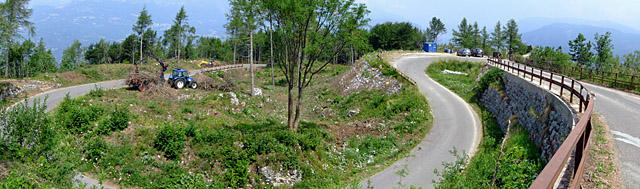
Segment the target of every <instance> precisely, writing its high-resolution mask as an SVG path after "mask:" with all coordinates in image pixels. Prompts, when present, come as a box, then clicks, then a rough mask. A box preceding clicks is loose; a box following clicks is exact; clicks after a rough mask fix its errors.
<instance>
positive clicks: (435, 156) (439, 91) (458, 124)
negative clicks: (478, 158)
mask: <svg viewBox="0 0 640 189" xmlns="http://www.w3.org/2000/svg"><path fill="white" fill-rule="evenodd" d="M446 58H455V57H453V56H442V55H438V54H427V53H417V54H411V55H407V56H404V57H402V58H400V59H398V60H397V61H395V62H393V63H392V65H393V67H395V68H396V69H397V70H399V71H400V72H402V73H403V74H404V75H406V76H407V77H409V78H411V79H412V80H414V81H415V82H416V85H417V86H418V88H419V89H420V92H421V93H422V94H424V95H425V97H426V98H427V100H428V101H429V106H430V107H431V111H432V114H433V118H434V121H433V127H432V128H431V130H430V131H429V133H428V134H427V135H426V136H425V138H424V139H423V140H422V142H420V144H418V145H417V146H416V148H414V149H413V150H412V151H411V153H410V155H409V156H408V157H406V158H403V159H401V160H399V161H397V162H395V163H394V164H392V165H391V166H389V167H387V168H386V169H385V170H383V171H382V172H379V173H377V174H376V175H374V176H372V177H370V178H368V179H364V180H363V181H361V182H360V185H361V186H369V183H368V181H370V186H372V187H374V188H399V184H398V183H399V182H400V183H402V185H405V186H416V187H423V188H433V184H432V183H431V181H432V180H436V179H437V177H436V175H435V174H434V172H433V171H434V169H438V170H439V171H441V170H442V168H443V166H442V163H443V162H453V161H454V160H455V157H454V156H453V155H452V154H450V153H449V151H450V150H452V149H453V148H454V147H455V148H456V149H458V151H459V152H460V151H463V150H464V151H465V152H466V153H467V154H471V156H472V155H473V153H475V151H476V148H477V147H478V144H479V142H480V139H481V138H482V130H481V129H482V126H481V122H480V119H479V118H478V115H477V114H476V113H475V112H474V111H473V109H472V108H471V106H469V105H468V104H467V103H466V102H465V101H464V100H463V99H462V98H460V97H459V96H458V95H456V94H455V93H453V92H451V91H449V90H448V89H447V88H445V87H443V86H442V85H440V84H438V83H437V82H435V81H434V80H432V79H431V78H429V76H427V75H426V73H425V70H426V69H427V67H428V66H429V65H430V64H431V63H432V62H433V61H436V60H439V59H446ZM461 59H467V60H471V61H484V62H486V59H482V58H461ZM405 166H406V170H407V171H408V172H409V173H408V174H407V175H406V176H405V177H401V176H399V175H398V174H396V173H397V172H399V171H400V170H402V169H404V168H405Z"/></svg>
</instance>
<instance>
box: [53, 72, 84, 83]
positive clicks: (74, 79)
mask: <svg viewBox="0 0 640 189" xmlns="http://www.w3.org/2000/svg"><path fill="white" fill-rule="evenodd" d="M57 78H60V79H61V80H64V81H67V82H69V83H81V82H83V81H85V80H87V76H86V75H84V74H80V73H76V72H63V73H59V74H57ZM54 81H55V80H54Z"/></svg>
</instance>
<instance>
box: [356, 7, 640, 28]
mask: <svg viewBox="0 0 640 189" xmlns="http://www.w3.org/2000/svg"><path fill="white" fill-rule="evenodd" d="M356 1H357V2H361V3H365V4H366V5H367V6H368V7H369V9H370V10H372V13H371V15H370V16H371V17H372V19H373V18H375V17H378V16H382V17H388V16H400V17H404V20H409V21H411V22H413V23H415V24H419V25H421V26H424V27H426V26H427V25H428V22H429V20H430V18H431V17H433V16H436V17H438V18H440V19H441V20H442V21H443V22H444V23H445V25H448V26H457V25H458V24H459V23H460V21H461V20H462V18H463V17H466V18H467V20H470V21H477V22H478V24H479V25H481V26H483V25H484V26H493V25H495V23H496V21H498V20H500V21H501V22H502V23H504V22H506V21H507V20H509V19H515V20H516V21H517V20H520V19H523V18H530V17H545V18H576V19H583V20H594V21H598V20H608V21H612V22H616V23H619V24H623V25H627V26H630V27H632V28H635V29H637V30H640V11H638V10H637V9H638V8H639V7H640V1H638V0H607V1H602V0H483V1H476V0H474V1H447V0H426V1H425V0H356ZM448 28H451V27H448ZM488 28H489V27H488Z"/></svg>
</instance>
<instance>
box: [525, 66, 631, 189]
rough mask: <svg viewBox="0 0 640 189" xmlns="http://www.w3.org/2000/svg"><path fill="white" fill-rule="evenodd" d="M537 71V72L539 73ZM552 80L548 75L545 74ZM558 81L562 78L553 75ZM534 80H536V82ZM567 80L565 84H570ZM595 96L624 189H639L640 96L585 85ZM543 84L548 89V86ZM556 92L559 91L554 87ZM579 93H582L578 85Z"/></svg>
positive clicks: (596, 109) (536, 70)
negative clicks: (608, 133)
mask: <svg viewBox="0 0 640 189" xmlns="http://www.w3.org/2000/svg"><path fill="white" fill-rule="evenodd" d="M538 71H539V69H535V71H534V73H538ZM543 75H544V76H545V77H549V74H548V73H546V72H545V73H543ZM553 79H554V80H556V81H561V80H562V79H561V78H559V77H556V76H554V78H553ZM534 80H535V79H534ZM570 82H571V81H570V80H569V79H565V83H570ZM582 84H583V85H584V87H586V88H587V89H589V90H590V91H591V93H593V94H594V99H595V102H594V103H595V104H594V109H595V111H596V112H598V113H599V114H601V115H602V116H603V117H604V119H605V121H606V122H607V123H608V124H609V128H610V129H611V134H612V135H613V137H614V140H615V141H614V143H615V148H616V152H615V154H616V156H617V158H618V160H619V163H618V164H619V165H618V167H619V168H620V172H621V175H622V183H621V184H622V186H623V187H624V188H638V187H640V158H638V157H640V130H639V129H638V127H639V126H640V96H638V95H635V94H630V93H627V92H624V91H619V90H615V89H611V88H608V87H603V86H600V85H595V84H590V83H585V82H582ZM543 85H545V86H547V84H544V82H543ZM553 88H554V90H556V91H557V90H559V89H558V87H557V86H553ZM576 90H580V89H579V87H577V86H576Z"/></svg>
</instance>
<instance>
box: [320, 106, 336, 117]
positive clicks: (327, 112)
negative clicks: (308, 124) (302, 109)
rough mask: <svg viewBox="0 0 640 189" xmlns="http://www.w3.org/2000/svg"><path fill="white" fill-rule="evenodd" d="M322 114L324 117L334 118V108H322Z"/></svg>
mask: <svg viewBox="0 0 640 189" xmlns="http://www.w3.org/2000/svg"><path fill="white" fill-rule="evenodd" d="M320 114H321V115H322V117H324V118H332V117H333V110H332V109H331V108H325V109H324V110H322V112H321V113H320Z"/></svg>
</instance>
